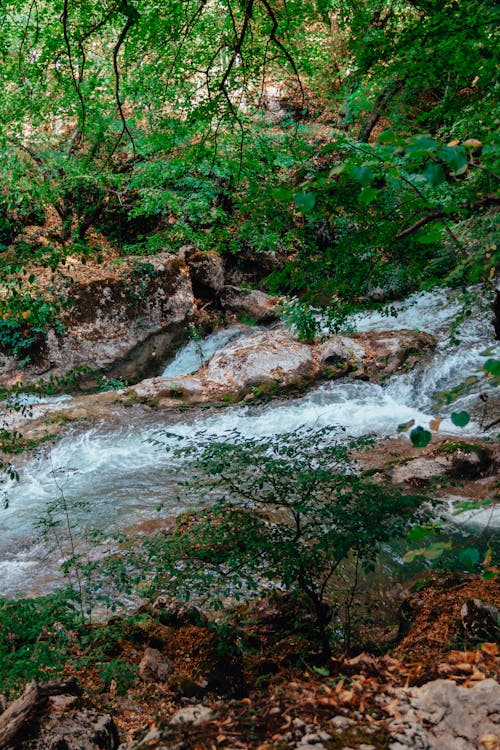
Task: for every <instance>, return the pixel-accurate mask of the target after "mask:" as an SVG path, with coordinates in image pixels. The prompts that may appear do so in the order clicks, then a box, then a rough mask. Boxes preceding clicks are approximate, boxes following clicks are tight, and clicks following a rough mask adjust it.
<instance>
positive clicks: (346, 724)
mask: <svg viewBox="0 0 500 750" xmlns="http://www.w3.org/2000/svg"><path fill="white" fill-rule="evenodd" d="M330 724H331V725H332V726H333V727H335V729H349V728H350V727H352V726H354V725H355V724H356V722H355V721H354V720H353V719H349V718H348V717H347V716H341V715H339V716H334V717H333V719H332V720H331V722H330Z"/></svg>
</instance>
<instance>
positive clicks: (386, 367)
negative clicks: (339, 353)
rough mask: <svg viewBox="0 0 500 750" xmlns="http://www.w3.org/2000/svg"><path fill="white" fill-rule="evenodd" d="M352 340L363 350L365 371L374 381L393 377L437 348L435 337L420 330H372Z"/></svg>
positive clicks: (355, 336) (357, 335) (359, 334)
mask: <svg viewBox="0 0 500 750" xmlns="http://www.w3.org/2000/svg"><path fill="white" fill-rule="evenodd" d="M352 338H353V340H354V341H355V342H357V343H358V344H359V345H360V346H361V347H362V348H363V350H364V352H365V359H364V370H365V373H366V375H368V376H369V377H370V379H373V380H377V379H380V377H387V376H388V375H393V374H394V373H395V372H397V371H398V370H401V369H403V367H404V368H405V369H411V367H413V365H414V364H415V363H416V362H417V361H418V360H419V359H420V358H421V357H422V355H425V354H430V353H431V352H432V351H433V350H434V349H435V347H436V339H435V338H434V336H431V335H430V334H429V333H423V332H421V331H407V330H401V331H388V332H387V331H382V332H380V331H378V332H377V331H375V332H369V333H358V334H355V335H354V336H353V337H352Z"/></svg>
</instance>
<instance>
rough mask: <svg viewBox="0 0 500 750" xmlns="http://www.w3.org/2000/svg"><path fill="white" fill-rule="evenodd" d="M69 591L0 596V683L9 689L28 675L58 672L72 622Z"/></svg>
mask: <svg viewBox="0 0 500 750" xmlns="http://www.w3.org/2000/svg"><path fill="white" fill-rule="evenodd" d="M73 597H74V594H73V592H67V591H60V592H57V593H55V594H52V595H50V596H47V597H41V598H39V599H20V600H17V601H8V600H6V599H2V600H0V685H1V688H2V691H7V692H10V691H11V690H15V689H16V688H17V687H18V686H21V685H24V684H25V683H26V682H29V681H30V680H32V679H36V680H42V679H43V680H50V679H52V678H54V677H55V676H57V675H60V674H61V673H62V669H63V666H64V658H65V656H66V654H67V653H68V651H69V648H70V646H71V642H72V635H71V630H72V628H73V627H74V626H75V623H76V619H77V618H76V614H75V611H74V610H73V608H72V604H71V602H72V599H73Z"/></svg>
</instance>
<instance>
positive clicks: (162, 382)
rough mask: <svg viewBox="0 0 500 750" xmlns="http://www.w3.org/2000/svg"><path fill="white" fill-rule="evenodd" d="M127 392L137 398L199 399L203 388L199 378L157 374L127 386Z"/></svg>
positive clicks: (201, 398) (201, 396) (203, 390)
mask: <svg viewBox="0 0 500 750" xmlns="http://www.w3.org/2000/svg"><path fill="white" fill-rule="evenodd" d="M124 393H125V397H126V396H127V394H135V397H136V398H138V399H144V400H149V399H174V400H182V399H185V400H188V401H191V400H193V401H201V400H203V395H204V393H205V389H204V387H203V384H202V383H201V382H200V380H199V379H198V378H196V377H192V376H190V375H179V376H177V377H168V378H165V377H163V376H161V375H159V376H158V377H156V378H147V379H146V380H141V382H140V383H137V384H136V385H134V386H132V387H130V388H127V389H126V390H125V391H124Z"/></svg>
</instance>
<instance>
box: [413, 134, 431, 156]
mask: <svg viewBox="0 0 500 750" xmlns="http://www.w3.org/2000/svg"><path fill="white" fill-rule="evenodd" d="M437 147H438V142H437V141H435V140H434V138H430V136H428V135H414V136H413V137H412V138H410V140H409V141H408V145H407V146H406V153H408V154H424V153H432V152H433V151H435V150H436V148H437Z"/></svg>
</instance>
